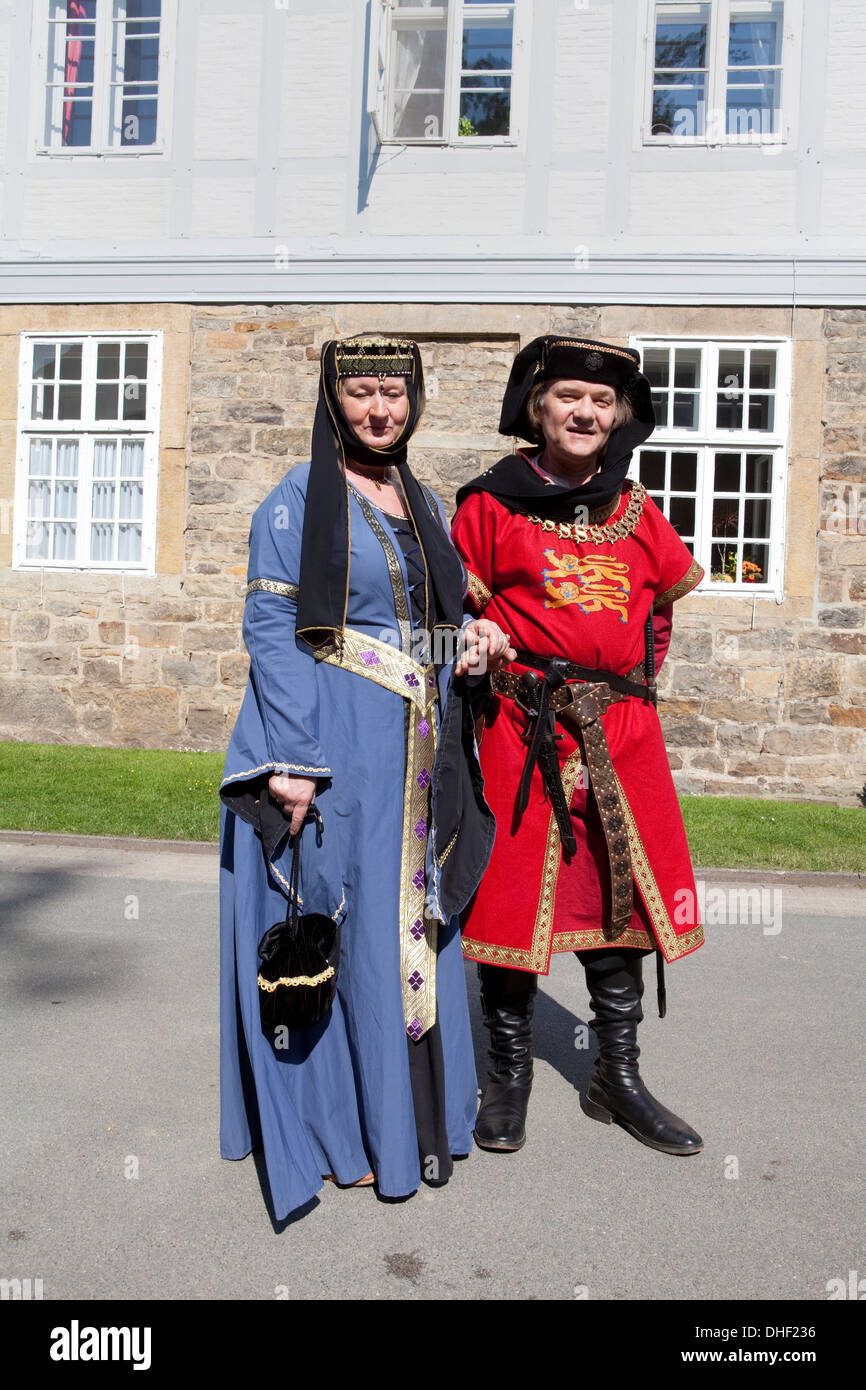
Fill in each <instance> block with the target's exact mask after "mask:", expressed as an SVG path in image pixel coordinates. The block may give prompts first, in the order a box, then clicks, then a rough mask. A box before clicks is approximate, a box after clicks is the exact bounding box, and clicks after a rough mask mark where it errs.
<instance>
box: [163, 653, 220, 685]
mask: <svg viewBox="0 0 866 1390" xmlns="http://www.w3.org/2000/svg"><path fill="white" fill-rule="evenodd" d="M217 660H218V659H217V657H216V656H211V655H206V654H202V653H195V654H193V653H190V654H189V655H187V656H168V655H166V656H163V658H162V679H163V684H164V685H180V686H205V687H207V688H209V689H213V687H214V686H215V685H216V683H217V680H218V677H219V670H218V665H217Z"/></svg>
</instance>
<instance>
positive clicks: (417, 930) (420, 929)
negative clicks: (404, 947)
mask: <svg viewBox="0 0 866 1390" xmlns="http://www.w3.org/2000/svg"><path fill="white" fill-rule="evenodd" d="M409 935H410V936H414V938H415V940H416V941H420V940H421V937H422V936H423V935H424V923H423V922H422V921H421V918H420V917H416V918H415V921H414V922H413V923H412V925H411V927H410V928H409Z"/></svg>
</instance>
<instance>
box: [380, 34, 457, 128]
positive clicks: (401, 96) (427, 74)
mask: <svg viewBox="0 0 866 1390" xmlns="http://www.w3.org/2000/svg"><path fill="white" fill-rule="evenodd" d="M390 102H391V130H392V131H393V133H394V135H395V136H398V137H399V138H401V139H403V140H425V139H426V140H441V139H443V138H444V127H443V117H444V109H445V18H444V15H443V17H442V19H441V20H440V21H438V22H437V23H436V24H435V26H429V25H424V26H422V27H418V28H410V27H404V26H403V25H402V24H401V25H400V26H399V28H397V29H396V30H395V33H394V47H393V80H392V85H391V93H390Z"/></svg>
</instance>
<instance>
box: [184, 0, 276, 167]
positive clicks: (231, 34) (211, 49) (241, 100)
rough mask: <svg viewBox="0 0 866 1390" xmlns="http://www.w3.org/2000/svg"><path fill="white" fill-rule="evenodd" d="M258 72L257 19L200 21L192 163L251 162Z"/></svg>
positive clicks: (215, 17) (250, 16) (233, 17)
mask: <svg viewBox="0 0 866 1390" xmlns="http://www.w3.org/2000/svg"><path fill="white" fill-rule="evenodd" d="M181 3H183V0H181ZM261 66H262V18H261V16H258V15H254V14H249V13H243V12H241V13H238V14H233V15H211V14H203V15H201V17H200V20H199V30H198V53H197V60H196V80H195V111H194V120H195V157H196V158H197V159H255V157H256V150H257V143H258V123H259V80H260V75H261Z"/></svg>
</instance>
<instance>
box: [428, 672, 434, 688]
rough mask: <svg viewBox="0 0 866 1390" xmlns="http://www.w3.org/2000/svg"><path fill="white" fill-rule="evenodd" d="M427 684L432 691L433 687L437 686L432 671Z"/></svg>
mask: <svg viewBox="0 0 866 1390" xmlns="http://www.w3.org/2000/svg"><path fill="white" fill-rule="evenodd" d="M427 684H428V685H429V686H430V689H431V690H432V689H433V686H434V685H435V684H436V677H435V676H434V674H433V672H432V671H431V672H430V674H429V676H428V677H427Z"/></svg>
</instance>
